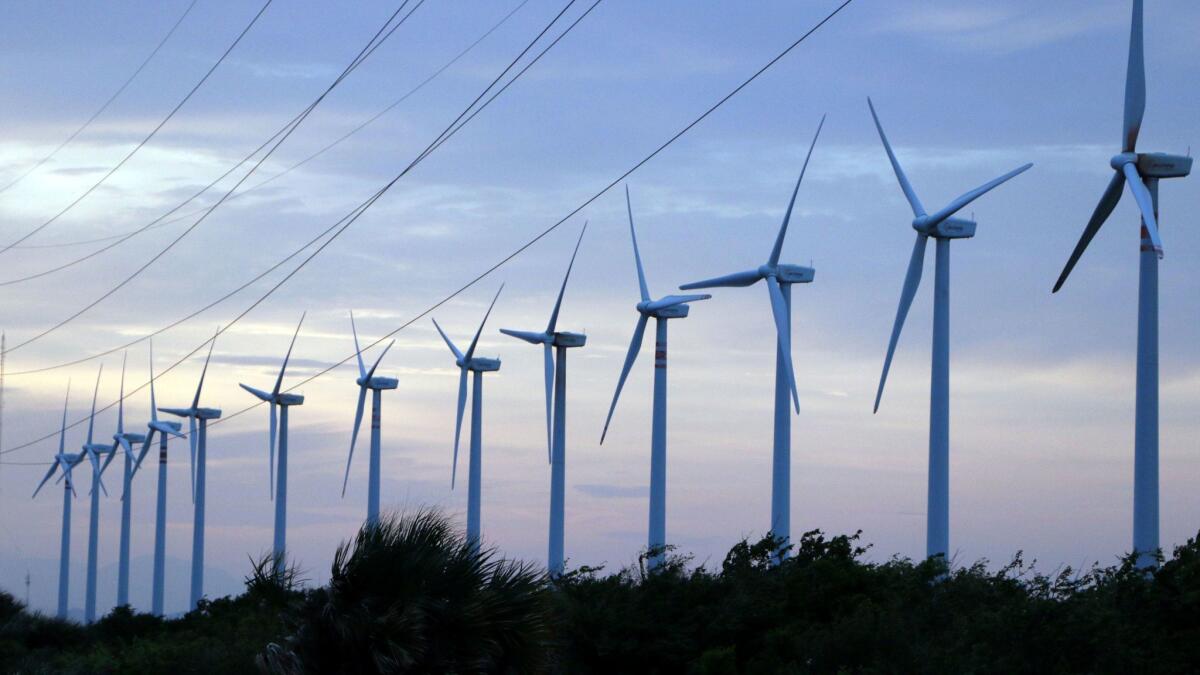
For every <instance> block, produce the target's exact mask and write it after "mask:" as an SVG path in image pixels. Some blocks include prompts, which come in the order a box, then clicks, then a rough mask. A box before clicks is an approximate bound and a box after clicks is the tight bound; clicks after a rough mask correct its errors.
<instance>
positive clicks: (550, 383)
mask: <svg viewBox="0 0 1200 675" xmlns="http://www.w3.org/2000/svg"><path fill="white" fill-rule="evenodd" d="M542 355H543V356H544V357H545V358H544V362H545V373H546V459H547V460H549V461H550V462H551V463H553V462H554V441H553V440H552V438H551V435H552V432H551V431H550V427H551V425H552V424H553V421H554V418H553V412H552V411H553V407H552V406H553V401H554V347H553V346H552V345H551V344H550V343H548V342H547V343H546V345H545V347H544V348H543V349H542Z"/></svg>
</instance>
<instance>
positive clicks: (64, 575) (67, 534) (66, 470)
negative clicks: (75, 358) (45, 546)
mask: <svg viewBox="0 0 1200 675" xmlns="http://www.w3.org/2000/svg"><path fill="white" fill-rule="evenodd" d="M70 400H71V383H70V382H68V383H67V397H66V400H65V401H63V419H62V431H60V432H59V434H58V454H56V455H54V461H53V462H51V464H50V469H49V470H48V471H46V475H45V476H44V477H43V478H42V482H40V483H38V486H37V488H36V489H35V490H34V491H33V496H34V497H37V494H38V492H40V491H41V489H42V486H44V485H45V484H46V482H47V481H49V480H50V478H51V477H53V476H54V473H55V472H56V471H62V475H63V515H62V542H61V544H60V545H59V553H58V613H57V616H58V618H60V619H66V618H67V596H68V590H69V588H70V580H71V498H72V497H73V496H75V481H74V479H72V478H71V469H74V468H75V466H76V465H77V464H79V462H81V461H83V453H81V452H67V451H66V440H67V404H68V403H70Z"/></svg>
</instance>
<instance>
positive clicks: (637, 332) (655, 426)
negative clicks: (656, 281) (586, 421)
mask: <svg viewBox="0 0 1200 675" xmlns="http://www.w3.org/2000/svg"><path fill="white" fill-rule="evenodd" d="M625 210H626V211H627V212H628V213H629V235H630V237H631V238H632V239H633V259H634V262H635V263H636V264H637V275H638V287H639V289H640V290H641V293H642V300H641V302H639V303H638V304H637V312H638V315H639V316H638V322H637V326H636V327H635V328H634V329H633V339H632V340H631V341H630V342H629V353H628V354H626V355H625V366H624V367H623V368H622V369H621V377H620V379H618V380H617V391H616V393H614V394H613V400H612V405H610V406H609V407H608V418H607V419H605V420H604V431H603V432H602V433H601V434H600V443H601V445H603V444H604V437H605V436H607V435H608V425H609V423H611V422H612V416H613V411H615V410H616V409H617V399H619V398H620V397H621V388H622V387H624V386H625V378H627V377H629V371H630V369H631V368H633V362H634V361H636V360H637V356H638V352H639V351H640V350H641V348H642V337H643V336H644V335H645V333H646V324H647V322H649V320H650V319H651V318H653V319H654V331H655V332H654V340H655V342H654V412H653V418H652V421H651V432H650V528H649V530H650V532H649V537H648V548H649V550H650V553H651V556H650V559H649V564H650V567H651V568H655V567H658V565H659V564H661V563H662V561H663V554H664V552H665V551H664V547H665V546H666V543H667V321H669V320H670V319H682V318H684V317H686V316H687V315H688V310H689V309H690V305H688V304H687V303H689V302H696V301H698V300H707V299H709V298H711V297H712V296H711V295H709V294H708V293H704V294H700V295H668V296H665V297H663V298H660V299H658V300H651V299H650V291H649V289H648V288H647V286H646V273H645V272H644V271H643V270H642V256H641V254H639V253H638V245H637V232H635V231H634V229H633V207H632V206H631V205H630V201H629V186H628V185H626V186H625Z"/></svg>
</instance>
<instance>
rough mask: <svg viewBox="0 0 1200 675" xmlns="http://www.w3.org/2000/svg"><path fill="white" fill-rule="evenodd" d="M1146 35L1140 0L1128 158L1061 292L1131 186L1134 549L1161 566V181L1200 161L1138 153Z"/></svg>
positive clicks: (1119, 163) (1116, 163) (1143, 561)
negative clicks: (1135, 222)
mask: <svg viewBox="0 0 1200 675" xmlns="http://www.w3.org/2000/svg"><path fill="white" fill-rule="evenodd" d="M1144 51H1145V49H1144V42H1143V36H1142V1H1141V0H1134V3H1133V21H1132V27H1131V29H1130V35H1129V66H1128V70H1127V72H1126V75H1125V123H1124V128H1123V130H1122V131H1123V135H1122V140H1123V145H1122V147H1121V154H1119V155H1116V156H1114V157H1113V158H1112V160H1110V162H1109V164H1110V165H1111V166H1112V168H1113V170H1114V171H1115V172H1116V173H1115V174H1114V175H1113V177H1112V180H1111V181H1109V183H1108V188H1107V189H1105V191H1104V195H1103V196H1102V197H1101V198H1100V203H1099V204H1098V205H1097V206H1096V210H1095V211H1094V212H1092V218H1091V220H1089V221H1088V224H1087V227H1085V228H1084V230H1083V236H1081V237H1080V238H1079V243H1078V244H1076V245H1075V250H1074V251H1072V252H1071V257H1070V258H1068V259H1067V264H1066V266H1065V267H1063V271H1062V274H1061V275H1059V277H1058V281H1057V282H1056V283H1055V284H1054V292H1055V293H1057V292H1058V290H1059V289H1060V288H1062V285H1063V283H1064V282H1065V281H1066V280H1067V276H1068V275H1069V274H1070V273H1071V270H1072V269H1074V268H1075V263H1077V262H1079V257H1080V256H1082V255H1083V252H1084V250H1085V249H1087V247H1088V244H1089V243H1091V241H1092V238H1093V237H1095V236H1096V232H1098V231H1099V230H1100V226H1101V225H1103V224H1104V221H1106V220H1108V217H1109V216H1110V215H1111V214H1112V212H1113V209H1115V208H1116V206H1117V202H1119V201H1121V194H1122V192H1124V187H1125V186H1126V185H1128V186H1129V191H1130V192H1131V193H1132V194H1133V198H1134V200H1136V201H1137V205H1138V209H1139V210H1140V211H1141V216H1142V232H1141V253H1140V256H1139V267H1140V269H1139V273H1138V330H1137V393H1136V398H1135V403H1134V434H1133V439H1134V441H1133V550H1134V553H1135V554H1136V555H1137V556H1138V558H1137V562H1138V564H1139V565H1140V566H1142V567H1152V566H1154V565H1156V564H1157V561H1156V560H1155V553H1156V552H1157V551H1158V548H1159V540H1158V261H1159V259H1160V258H1162V255H1163V248H1162V240H1161V239H1160V238H1159V234H1158V181H1159V180H1161V179H1163V178H1183V177H1184V176H1187V175H1188V174H1189V173H1191V171H1192V158H1191V157H1186V156H1179V155H1168V154H1163V153H1157V152H1155V153H1138V152H1137V139H1138V133H1139V132H1140V131H1141V127H1142V117H1143V115H1144V114H1145V112H1146V60H1145V53H1144Z"/></svg>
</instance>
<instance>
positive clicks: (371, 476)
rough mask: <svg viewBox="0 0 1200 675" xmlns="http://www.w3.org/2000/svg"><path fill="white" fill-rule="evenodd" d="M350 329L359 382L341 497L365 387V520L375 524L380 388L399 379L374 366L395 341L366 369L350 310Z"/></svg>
mask: <svg viewBox="0 0 1200 675" xmlns="http://www.w3.org/2000/svg"><path fill="white" fill-rule="evenodd" d="M350 331H351V332H352V333H354V352H355V356H357V357H358V380H356V381H355V383H356V384H357V385H358V407H357V408H356V409H355V411H354V433H352V434H351V435H350V453H349V455H347V457H346V477H345V478H344V479H342V498H345V497H346V485H347V484H349V482H350V462H351V461H352V460H353V459H354V445H355V443H357V442H358V430H359V427H361V426H362V418H363V408H364V407H366V403H367V391H368V390H369V391H370V392H371V457H370V459H369V460H368V465H369V468H368V473H367V524H369V525H374V524H376V523H378V522H379V463H380V457H379V452H380V449H379V446H380V423H381V422H382V415H383V391H384V390H385V389H395V388H396V387H397V386H399V385H400V381H399V380H397V379H396V378H394V377H383V376H376V375H375V369H376V368H378V367H379V363H380V362H381V361H383V357H384V356H385V355H387V353H388V350H389V349H391V348H392V345H394V344H396V341H395V340H392V341H391V342H389V343H388V346H386V347H384V348H383V351H382V352H380V354H379V358H377V359H375V365H373V366H371V369H370V370H367V368H366V366H364V365H363V360H362V349H361V348H360V347H359V346H358V328H357V327H355V325H354V312H350Z"/></svg>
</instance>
